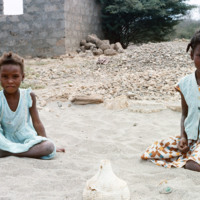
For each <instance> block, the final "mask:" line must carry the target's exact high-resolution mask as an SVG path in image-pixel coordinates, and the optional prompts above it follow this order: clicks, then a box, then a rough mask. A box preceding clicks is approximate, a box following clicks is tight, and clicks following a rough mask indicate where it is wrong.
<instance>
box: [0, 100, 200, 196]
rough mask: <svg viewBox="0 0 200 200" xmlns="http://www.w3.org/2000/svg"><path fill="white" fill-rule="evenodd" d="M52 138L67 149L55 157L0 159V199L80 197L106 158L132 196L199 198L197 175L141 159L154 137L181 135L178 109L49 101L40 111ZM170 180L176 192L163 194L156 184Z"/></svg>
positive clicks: (199, 181)
mask: <svg viewBox="0 0 200 200" xmlns="http://www.w3.org/2000/svg"><path fill="white" fill-rule="evenodd" d="M40 116H41V119H42V121H43V122H44V125H45V127H46V130H47V133H48V136H49V137H50V138H51V139H53V140H54V141H55V143H56V144H57V145H58V146H62V147H65V149H66V153H58V154H57V156H56V157H55V158H54V159H53V160H49V161H44V160H36V159H29V158H16V157H7V158H1V162H0V168H1V170H0V180H1V181H0V199H1V200H9V199H12V200H22V199H29V200H35V199H39V200H47V199H48V200H65V199H68V200H81V199H82V192H83V189H84V186H85V183H86V181H87V180H88V179H89V178H91V177H92V176H93V175H94V174H95V173H96V172H97V170H98V168H99V162H100V160H102V159H109V160H110V161H111V164H112V167H113V171H114V172H115V174H116V175H117V176H118V177H120V178H121V179H123V180H125V181H127V183H128V186H129V189H130V193H131V199H132V200H136V199H138V200H139V199H144V200H148V199H149V200H150V199H151V200H156V199H162V200H165V199H166V200H167V199H170V200H173V199H174V200H175V199H182V200H188V199H198V198H199V184H200V180H199V178H198V176H197V175H198V173H196V172H192V171H189V170H185V169H175V168H173V169H165V168H163V167H159V166H156V165H154V164H153V163H151V162H147V161H142V160H140V155H141V153H142V152H143V151H144V150H145V148H146V147H147V146H149V145H150V144H151V143H152V142H153V141H155V140H157V139H161V138H166V137H168V136H170V135H177V134H179V122H180V112H174V111H171V110H168V109H165V110H162V111H160V112H154V113H135V112H130V111H128V110H108V109H106V108H105V107H104V106H103V105H102V104H101V105H86V106H77V105H76V106H75V105H72V106H71V107H68V103H67V102H65V103H63V104H62V107H58V105H57V102H52V103H50V104H48V105H47V106H46V107H45V108H44V109H42V110H41V111H40ZM163 180H168V183H169V185H170V187H172V188H173V192H172V193H170V194H160V193H159V191H158V185H159V183H160V182H161V181H163Z"/></svg>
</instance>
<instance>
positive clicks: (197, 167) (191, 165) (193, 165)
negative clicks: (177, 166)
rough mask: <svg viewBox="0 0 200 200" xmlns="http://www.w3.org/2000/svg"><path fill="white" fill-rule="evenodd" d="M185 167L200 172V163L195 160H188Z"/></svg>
mask: <svg viewBox="0 0 200 200" xmlns="http://www.w3.org/2000/svg"><path fill="white" fill-rule="evenodd" d="M185 169H189V170H192V171H197V172H200V165H199V164H198V163H196V162H195V161H193V160H188V161H187V162H186V164H185Z"/></svg>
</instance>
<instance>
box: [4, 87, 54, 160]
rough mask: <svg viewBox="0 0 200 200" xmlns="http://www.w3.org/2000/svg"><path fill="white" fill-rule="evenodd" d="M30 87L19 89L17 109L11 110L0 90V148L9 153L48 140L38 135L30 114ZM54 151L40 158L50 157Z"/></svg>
mask: <svg viewBox="0 0 200 200" xmlns="http://www.w3.org/2000/svg"><path fill="white" fill-rule="evenodd" d="M30 93H31V89H20V98H19V103H18V107H17V110H16V111H15V112H13V111H12V110H11V109H10V107H9V105H8V103H7V100H6V97H5V95H4V92H3V90H2V91H0V149H1V150H4V151H8V152H11V153H22V152H26V151H28V150H29V149H30V148H31V147H33V146H34V145H36V144H39V143H41V142H42V141H46V140H48V139H47V138H45V137H41V136H38V135H37V133H36V131H35V129H34V127H33V125H32V119H31V116H30V112H29V108H30V107H31V106H32V98H31V96H30ZM55 152H56V148H54V152H53V153H51V154H50V155H48V156H43V157H42V159H51V158H53V157H54V156H55Z"/></svg>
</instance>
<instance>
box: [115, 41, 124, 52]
mask: <svg viewBox="0 0 200 200" xmlns="http://www.w3.org/2000/svg"><path fill="white" fill-rule="evenodd" d="M114 49H115V50H116V51H117V52H119V53H123V52H124V49H123V47H122V45H121V43H120V42H117V43H115V45H114Z"/></svg>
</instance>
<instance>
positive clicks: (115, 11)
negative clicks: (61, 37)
mask: <svg viewBox="0 0 200 200" xmlns="http://www.w3.org/2000/svg"><path fill="white" fill-rule="evenodd" d="M98 1H99V2H100V3H101V6H102V27H103V31H104V35H105V37H106V38H107V39H109V40H110V41H111V42H121V44H122V46H123V47H124V48H126V47H127V46H128V44H129V42H130V41H132V42H135V43H143V42H148V41H163V40H165V39H166V35H168V34H170V33H171V32H172V31H173V27H174V26H175V25H176V24H177V23H178V22H179V20H180V19H181V17H182V16H184V15H186V13H187V11H188V10H190V9H192V8H193V7H194V6H191V5H187V4H186V3H185V1H186V0H98Z"/></svg>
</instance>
